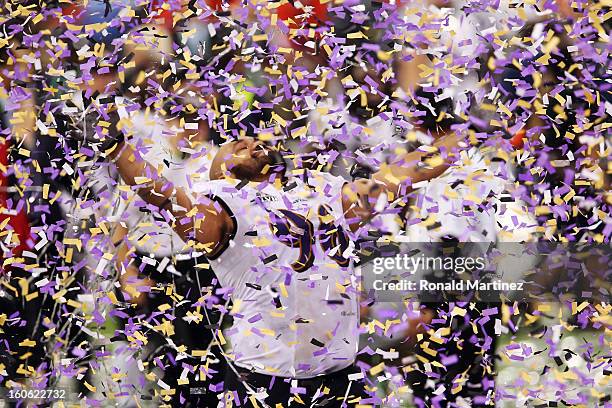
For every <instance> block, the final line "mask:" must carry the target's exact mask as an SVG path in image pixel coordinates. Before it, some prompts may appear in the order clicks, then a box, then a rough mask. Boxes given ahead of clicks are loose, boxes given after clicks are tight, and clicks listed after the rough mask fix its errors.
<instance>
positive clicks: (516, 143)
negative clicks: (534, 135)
mask: <svg viewBox="0 0 612 408" xmlns="http://www.w3.org/2000/svg"><path fill="white" fill-rule="evenodd" d="M526 135H527V133H526V132H525V129H521V130H519V131H518V132H516V133H515V134H514V136H512V138H511V139H510V144H511V145H512V146H513V147H514V148H515V149H522V148H523V146H524V145H525V141H524V140H523V139H524V138H525V136H526Z"/></svg>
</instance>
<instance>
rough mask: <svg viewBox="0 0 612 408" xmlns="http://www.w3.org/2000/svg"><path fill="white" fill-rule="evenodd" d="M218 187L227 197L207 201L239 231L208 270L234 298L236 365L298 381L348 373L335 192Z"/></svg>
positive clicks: (344, 257)
mask: <svg viewBox="0 0 612 408" xmlns="http://www.w3.org/2000/svg"><path fill="white" fill-rule="evenodd" d="M213 184H215V183H213ZM217 184H218V187H217V189H219V188H220V189H221V190H225V191H219V190H218V191H212V192H213V193H214V194H216V195H217V198H218V199H221V200H223V202H224V205H226V206H227V207H228V208H229V209H230V211H231V212H232V213H233V216H234V217H235V220H236V224H237V230H236V231H235V237H234V239H233V240H232V242H231V243H230V245H229V246H228V247H227V248H226V249H225V250H224V251H223V253H222V254H221V255H220V256H219V257H218V258H216V259H214V260H212V267H213V270H214V271H215V273H216V275H217V276H218V278H219V280H220V282H221V284H222V285H223V286H224V287H225V288H231V289H232V290H233V296H232V300H233V302H234V308H233V312H232V313H233V317H234V325H233V327H232V328H231V329H229V330H228V331H227V333H226V335H227V337H229V338H230V340H231V341H232V343H233V344H232V346H233V351H234V352H235V353H236V361H237V363H238V364H239V365H242V366H247V367H249V368H251V367H255V368H256V369H257V370H259V371H263V372H271V373H276V374H278V375H285V376H297V377H309V376H313V375H317V374H320V373H324V372H332V371H335V370H337V369H341V368H344V367H346V366H347V365H349V364H350V363H351V362H352V361H353V358H354V356H355V351H356V347H357V338H358V333H357V327H358V315H357V314H358V297H357V294H356V292H355V287H356V282H355V280H354V277H353V276H352V275H351V273H350V272H351V270H352V259H351V257H352V256H353V244H352V243H351V242H350V240H349V238H348V235H347V231H348V227H347V225H346V222H345V221H344V217H343V210H342V204H341V200H340V191H339V189H340V188H341V186H331V185H325V183H313V184H314V185H309V184H306V183H304V182H302V181H301V180H293V181H290V182H289V183H287V184H286V185H285V186H284V188H276V187H274V186H271V185H268V186H266V187H265V188H262V189H258V188H257V185H253V184H250V185H245V186H243V187H242V188H241V189H239V190H236V189H234V188H232V187H230V186H229V185H228V184H227V182H221V183H217ZM232 190H234V191H232Z"/></svg>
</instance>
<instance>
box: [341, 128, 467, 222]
mask: <svg viewBox="0 0 612 408" xmlns="http://www.w3.org/2000/svg"><path fill="white" fill-rule="evenodd" d="M459 141H460V139H459V136H458V135H456V134H455V133H451V134H448V135H447V136H444V137H442V138H440V139H438V140H437V141H436V142H435V143H434V145H433V146H430V147H428V148H427V151H425V150H423V151H421V150H416V151H412V152H410V153H407V154H405V155H403V156H402V157H401V158H399V159H398V160H396V161H394V162H393V163H391V164H383V165H382V166H381V168H380V170H378V171H377V172H376V173H374V174H373V175H372V177H371V178H370V179H360V180H356V181H354V182H352V183H347V184H345V185H344V187H343V189H342V205H343V207H344V211H345V213H346V217H347V219H349V220H351V229H353V230H356V229H357V228H359V226H361V225H362V224H363V223H365V222H367V221H368V220H369V219H370V218H371V217H372V216H373V215H374V214H375V212H376V203H377V202H378V201H379V200H380V199H381V195H382V194H383V193H384V194H386V195H387V198H388V199H389V200H395V199H396V198H398V197H400V196H403V195H406V194H408V193H410V192H411V191H412V186H413V185H414V184H416V183H419V182H421V181H426V180H431V179H433V178H436V177H438V176H440V175H441V174H442V173H444V171H446V169H448V167H449V166H450V165H451V164H452V163H453V161H454V158H455V157H456V154H457V149H459V148H460V146H459Z"/></svg>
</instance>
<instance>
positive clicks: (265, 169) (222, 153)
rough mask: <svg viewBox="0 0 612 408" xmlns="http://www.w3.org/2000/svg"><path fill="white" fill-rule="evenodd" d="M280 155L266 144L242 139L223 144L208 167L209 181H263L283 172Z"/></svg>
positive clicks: (250, 139) (252, 139)
mask: <svg viewBox="0 0 612 408" xmlns="http://www.w3.org/2000/svg"><path fill="white" fill-rule="evenodd" d="M284 168H285V166H284V161H283V159H282V157H281V155H280V154H279V153H278V152H277V151H276V150H274V149H272V147H271V146H269V145H267V144H266V143H264V142H262V141H260V140H256V139H254V138H252V137H244V138H241V139H236V140H232V141H229V142H227V143H224V144H223V145H221V147H220V148H219V151H218V152H217V154H216V156H215V158H214V159H213V161H212V164H211V166H210V179H211V180H219V179H222V178H225V177H231V178H235V179H239V180H248V181H263V180H267V179H268V178H269V177H270V175H271V174H272V173H282V172H284Z"/></svg>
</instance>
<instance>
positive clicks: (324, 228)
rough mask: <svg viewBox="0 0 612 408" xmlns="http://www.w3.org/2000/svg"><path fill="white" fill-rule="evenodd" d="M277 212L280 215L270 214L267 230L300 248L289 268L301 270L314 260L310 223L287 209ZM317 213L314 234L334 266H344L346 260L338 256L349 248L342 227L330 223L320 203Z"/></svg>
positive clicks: (325, 207) (284, 242) (313, 237)
mask: <svg viewBox="0 0 612 408" xmlns="http://www.w3.org/2000/svg"><path fill="white" fill-rule="evenodd" d="M278 212H279V213H280V214H277V213H274V212H271V213H270V229H271V230H272V232H273V233H274V235H275V236H276V238H278V240H279V241H280V242H282V243H283V244H285V245H287V246H289V247H291V248H299V249H300V256H299V258H298V259H297V260H296V261H295V262H293V263H292V264H291V267H292V268H293V269H294V270H295V271H297V272H304V271H305V270H307V269H308V268H310V267H311V266H312V264H313V263H314V246H315V245H316V242H315V241H316V237H315V231H314V226H313V225H312V222H310V221H309V220H308V219H306V217H304V216H302V215H300V214H296V213H294V212H292V211H289V210H278ZM318 216H319V228H318V229H317V236H318V237H319V244H320V245H321V249H323V251H324V252H325V253H327V254H328V256H329V257H330V258H331V259H333V260H334V261H335V262H336V263H337V264H338V265H340V266H343V267H346V266H348V265H349V260H348V259H347V258H345V257H344V256H342V254H343V253H344V251H346V249H347V248H348V247H349V242H348V237H347V235H346V233H345V232H344V230H343V229H342V227H340V226H336V225H334V224H333V216H332V215H331V211H330V209H329V207H328V206H326V205H321V206H320V207H319V209H318ZM332 252H333V253H332Z"/></svg>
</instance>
